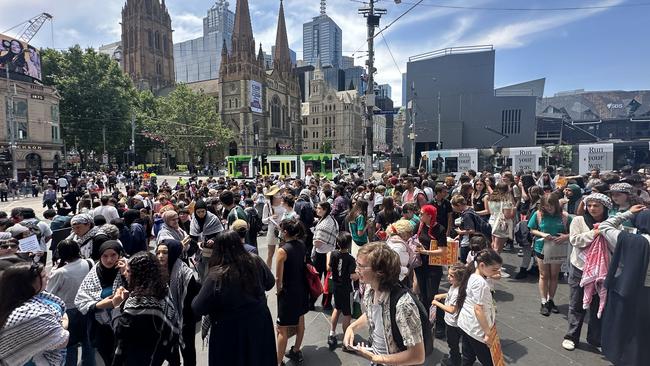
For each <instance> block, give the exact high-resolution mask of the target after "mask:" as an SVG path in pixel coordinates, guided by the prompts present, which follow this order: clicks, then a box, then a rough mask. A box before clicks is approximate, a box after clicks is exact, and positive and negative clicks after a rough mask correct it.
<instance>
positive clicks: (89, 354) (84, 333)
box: [65, 308, 95, 366]
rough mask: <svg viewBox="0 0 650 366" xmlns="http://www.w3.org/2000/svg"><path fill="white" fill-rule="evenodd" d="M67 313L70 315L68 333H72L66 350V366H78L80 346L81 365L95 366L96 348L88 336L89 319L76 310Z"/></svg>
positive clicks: (69, 310)
mask: <svg viewBox="0 0 650 366" xmlns="http://www.w3.org/2000/svg"><path fill="white" fill-rule="evenodd" d="M65 312H66V314H68V331H69V332H70V340H69V341H68V347H67V348H66V350H67V355H66V358H65V366H77V361H78V360H79V354H78V348H79V346H80V345H81V365H82V366H95V348H94V347H93V346H92V344H91V343H90V337H89V335H88V317H87V316H85V315H83V314H81V312H79V310H77V309H76V308H75V309H68V310H66V311H65Z"/></svg>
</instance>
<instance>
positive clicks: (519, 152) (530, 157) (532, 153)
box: [508, 147, 542, 172]
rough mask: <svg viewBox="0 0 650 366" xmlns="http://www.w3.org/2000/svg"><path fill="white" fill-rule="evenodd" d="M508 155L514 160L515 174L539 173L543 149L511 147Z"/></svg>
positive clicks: (513, 169)
mask: <svg viewBox="0 0 650 366" xmlns="http://www.w3.org/2000/svg"><path fill="white" fill-rule="evenodd" d="M508 150H509V151H508V153H509V154H508V155H509V156H510V158H512V171H513V172H537V171H539V158H541V157H542V148H541V147H511V148H509V149H508Z"/></svg>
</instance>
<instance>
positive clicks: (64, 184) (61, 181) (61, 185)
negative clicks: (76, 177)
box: [56, 176, 68, 194]
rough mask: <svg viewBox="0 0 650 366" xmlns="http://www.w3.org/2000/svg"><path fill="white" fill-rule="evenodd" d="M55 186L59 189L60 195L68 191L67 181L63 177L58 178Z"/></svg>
mask: <svg viewBox="0 0 650 366" xmlns="http://www.w3.org/2000/svg"><path fill="white" fill-rule="evenodd" d="M56 185H57V186H58V187H59V190H60V191H61V194H64V193H65V192H66V191H67V190H68V180H67V179H66V178H65V177H64V176H60V177H59V179H58V180H57V181H56Z"/></svg>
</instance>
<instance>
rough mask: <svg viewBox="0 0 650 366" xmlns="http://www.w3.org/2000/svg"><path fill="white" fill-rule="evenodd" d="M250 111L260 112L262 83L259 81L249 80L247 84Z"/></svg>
mask: <svg viewBox="0 0 650 366" xmlns="http://www.w3.org/2000/svg"><path fill="white" fill-rule="evenodd" d="M249 92H250V95H249V96H248V99H249V100H250V107H251V111H252V112H255V113H262V83H260V82H259V81H255V80H251V81H250V85H249Z"/></svg>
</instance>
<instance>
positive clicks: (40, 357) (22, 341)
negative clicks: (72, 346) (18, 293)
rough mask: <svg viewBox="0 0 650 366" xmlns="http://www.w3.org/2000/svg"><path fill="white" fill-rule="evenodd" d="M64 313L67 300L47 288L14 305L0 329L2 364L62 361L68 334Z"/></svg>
mask: <svg viewBox="0 0 650 366" xmlns="http://www.w3.org/2000/svg"><path fill="white" fill-rule="evenodd" d="M64 313H65V303H64V302H63V301H61V299H59V298H58V297H57V296H55V295H52V294H50V293H48V292H45V291H43V292H41V293H39V294H38V295H36V296H34V297H32V298H31V299H29V300H27V301H26V302H25V303H23V304H22V305H20V306H19V307H17V308H16V309H14V311H12V312H11V314H9V318H7V321H6V323H5V325H4V326H3V327H2V329H0V364H2V365H9V366H13V365H24V364H25V363H27V362H28V361H30V360H32V361H33V362H34V364H36V365H38V366H54V365H56V366H59V365H62V364H63V363H64V362H65V356H64V353H62V352H61V349H63V348H65V346H66V344H67V342H68V338H69V333H68V331H67V330H65V329H64V328H63V326H62V325H61V319H62V317H63V314H64Z"/></svg>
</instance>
